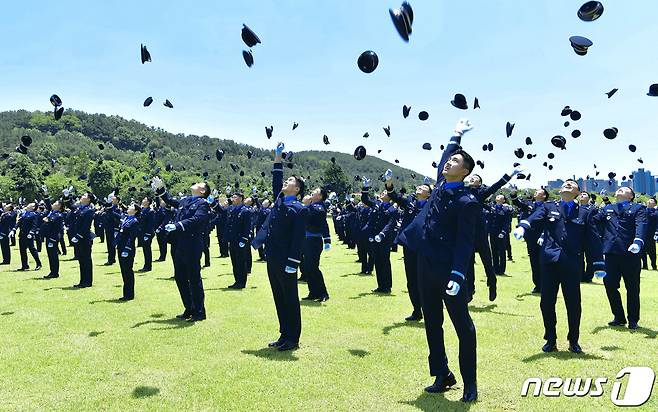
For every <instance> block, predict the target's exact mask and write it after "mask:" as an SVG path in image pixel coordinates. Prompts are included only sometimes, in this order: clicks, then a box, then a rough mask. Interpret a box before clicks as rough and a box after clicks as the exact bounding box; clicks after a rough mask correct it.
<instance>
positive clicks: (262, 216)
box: [256, 199, 271, 261]
mask: <svg viewBox="0 0 658 412" xmlns="http://www.w3.org/2000/svg"><path fill="white" fill-rule="evenodd" d="M270 212H271V209H270V200H269V199H265V200H263V203H262V204H261V206H260V208H259V209H258V215H257V218H256V232H258V231H259V230H260V228H261V227H263V223H265V220H267V216H268V215H269V214H270ZM258 260H260V261H265V247H264V246H261V247H259V248H258Z"/></svg>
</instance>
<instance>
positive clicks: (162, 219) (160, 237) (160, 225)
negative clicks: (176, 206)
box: [153, 198, 174, 262]
mask: <svg viewBox="0 0 658 412" xmlns="http://www.w3.org/2000/svg"><path fill="white" fill-rule="evenodd" d="M157 199H158V203H159V205H160V206H159V207H158V210H157V211H156V212H155V219H154V222H153V226H154V227H155V236H156V239H157V241H158V250H159V251H160V256H159V257H158V258H157V259H156V260H155V261H156V262H164V261H165V259H167V231H166V230H165V229H164V228H165V226H166V225H167V224H169V223H171V221H172V220H173V219H174V211H173V210H171V208H170V207H169V205H167V204H166V203H165V201H164V200H162V199H160V198H157Z"/></svg>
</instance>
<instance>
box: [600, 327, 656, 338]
mask: <svg viewBox="0 0 658 412" xmlns="http://www.w3.org/2000/svg"><path fill="white" fill-rule="evenodd" d="M607 329H610V330H614V331H617V332H626V333H641V334H643V335H646V339H656V337H658V330H653V329H649V328H644V327H639V328H637V329H628V328H627V327H626V326H597V327H595V328H594V329H592V335H596V334H597V333H599V332H601V331H602V330H607Z"/></svg>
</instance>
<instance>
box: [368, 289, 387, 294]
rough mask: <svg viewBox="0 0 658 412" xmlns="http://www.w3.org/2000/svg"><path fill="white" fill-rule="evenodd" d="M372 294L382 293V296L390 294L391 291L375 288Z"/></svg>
mask: <svg viewBox="0 0 658 412" xmlns="http://www.w3.org/2000/svg"><path fill="white" fill-rule="evenodd" d="M372 293H384V294H386V293H391V289H382V288H377V289H373V290H372Z"/></svg>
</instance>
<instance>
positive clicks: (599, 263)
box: [593, 262, 605, 265]
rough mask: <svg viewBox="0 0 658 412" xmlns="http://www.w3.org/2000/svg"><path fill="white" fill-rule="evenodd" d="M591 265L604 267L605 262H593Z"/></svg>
mask: <svg viewBox="0 0 658 412" xmlns="http://www.w3.org/2000/svg"><path fill="white" fill-rule="evenodd" d="M593 264H594V265H604V264H605V262H594V263H593Z"/></svg>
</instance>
